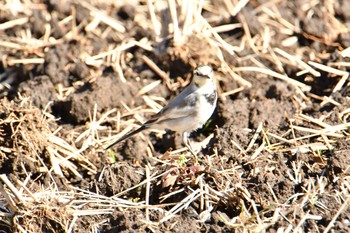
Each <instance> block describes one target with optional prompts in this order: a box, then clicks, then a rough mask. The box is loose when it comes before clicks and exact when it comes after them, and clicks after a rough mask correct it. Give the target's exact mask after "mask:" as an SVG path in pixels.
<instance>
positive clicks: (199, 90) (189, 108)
mask: <svg viewBox="0 0 350 233" xmlns="http://www.w3.org/2000/svg"><path fill="white" fill-rule="evenodd" d="M216 102H217V92H216V90H215V84H214V80H213V70H212V68H211V67H210V66H207V65H200V66H198V67H197V68H196V69H195V70H194V71H193V80H192V82H191V84H190V85H189V86H187V87H186V88H185V89H184V90H183V91H182V92H181V93H180V94H179V95H178V96H176V97H175V98H174V99H173V100H172V101H170V102H169V103H168V104H167V105H166V106H165V107H163V108H162V110H160V111H159V112H158V113H157V114H155V115H154V116H153V117H152V118H151V119H149V120H148V121H146V122H145V123H144V124H143V125H142V126H140V127H139V128H138V129H136V130H135V131H132V132H130V133H128V134H126V135H125V136H123V137H121V138H120V139H118V140H117V141H115V142H113V143H112V144H111V145H109V146H108V147H107V148H106V150H107V149H109V148H111V147H112V146H114V145H115V144H117V143H119V142H121V141H123V140H125V139H127V138H128V137H131V136H133V135H135V134H137V133H139V132H141V131H143V130H145V129H148V128H153V129H160V130H165V129H170V130H172V131H176V132H180V133H182V140H183V143H184V144H185V145H186V147H187V148H188V149H189V150H190V152H191V153H192V155H194V156H195V157H196V154H195V153H194V151H193V149H192V147H191V145H190V141H189V138H188V137H189V134H190V133H191V132H192V131H194V130H196V129H198V128H200V127H202V125H203V124H205V123H206V122H207V121H208V119H209V118H210V117H211V115H212V114H213V112H214V110H215V107H216Z"/></svg>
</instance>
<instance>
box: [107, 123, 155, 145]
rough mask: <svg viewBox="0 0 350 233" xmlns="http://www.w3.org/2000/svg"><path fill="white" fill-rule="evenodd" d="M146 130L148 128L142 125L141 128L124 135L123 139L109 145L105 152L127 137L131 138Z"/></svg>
mask: <svg viewBox="0 0 350 233" xmlns="http://www.w3.org/2000/svg"><path fill="white" fill-rule="evenodd" d="M147 128H148V127H147V126H146V125H142V126H141V127H140V128H138V129H137V130H135V131H132V132H130V133H128V134H126V135H124V136H123V137H121V138H119V139H118V140H117V141H115V142H113V143H112V144H111V145H109V146H108V147H107V148H106V150H108V149H109V148H112V147H113V146H115V145H116V144H118V143H119V142H121V141H123V140H125V139H127V138H128V137H131V136H133V135H135V134H137V133H140V132H141V131H143V130H145V129H147Z"/></svg>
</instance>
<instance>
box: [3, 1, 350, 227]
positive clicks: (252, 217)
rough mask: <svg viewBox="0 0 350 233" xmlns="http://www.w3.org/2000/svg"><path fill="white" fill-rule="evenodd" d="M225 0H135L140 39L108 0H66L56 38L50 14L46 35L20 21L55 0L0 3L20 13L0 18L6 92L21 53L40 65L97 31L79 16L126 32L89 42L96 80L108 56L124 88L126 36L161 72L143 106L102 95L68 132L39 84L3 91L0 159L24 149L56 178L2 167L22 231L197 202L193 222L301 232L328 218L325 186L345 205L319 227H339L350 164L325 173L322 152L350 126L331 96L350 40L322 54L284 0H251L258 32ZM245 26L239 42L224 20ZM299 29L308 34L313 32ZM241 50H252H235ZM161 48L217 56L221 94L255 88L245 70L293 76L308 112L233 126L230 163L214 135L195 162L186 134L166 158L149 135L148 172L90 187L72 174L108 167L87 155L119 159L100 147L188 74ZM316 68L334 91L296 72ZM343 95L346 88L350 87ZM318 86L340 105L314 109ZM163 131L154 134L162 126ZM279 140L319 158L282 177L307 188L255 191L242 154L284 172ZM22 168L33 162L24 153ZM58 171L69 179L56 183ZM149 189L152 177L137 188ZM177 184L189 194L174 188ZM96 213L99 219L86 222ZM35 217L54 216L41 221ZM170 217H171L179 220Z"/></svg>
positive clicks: (146, 90) (342, 77) (178, 54)
mask: <svg viewBox="0 0 350 233" xmlns="http://www.w3.org/2000/svg"><path fill="white" fill-rule="evenodd" d="M67 2H68V1H67ZM219 2H220V3H219ZM219 2H215V1H212V2H211V1H181V0H180V1H174V0H168V1H151V0H148V1H131V2H129V4H132V5H133V6H134V7H135V8H134V9H135V11H136V12H135V18H134V22H135V24H136V25H138V26H139V27H141V28H143V29H144V30H146V31H149V32H150V33H151V35H152V37H149V38H146V37H144V38H141V39H139V40H137V39H135V38H131V37H128V33H127V29H126V26H125V25H123V22H120V21H118V20H117V19H115V18H114V17H113V16H112V15H113V14H112V10H111V11H104V10H102V9H101V10H100V9H98V6H99V5H100V4H99V1H96V2H94V3H88V2H82V3H77V5H79V6H80V7H82V8H83V9H85V10H87V11H88V12H89V15H90V17H88V18H86V19H85V20H83V21H82V23H81V24H76V22H77V20H76V17H77V12H76V7H77V5H71V8H70V12H71V13H70V15H68V16H67V17H66V18H63V19H60V20H59V22H58V25H59V26H60V27H61V28H64V30H63V31H64V34H62V36H61V37H59V38H57V37H54V36H53V35H52V33H53V30H54V29H53V28H51V24H49V23H46V24H45V25H44V27H45V29H44V33H43V35H42V37H40V38H34V37H33V36H32V33H31V31H30V28H29V27H26V26H25V25H26V24H27V23H28V22H29V20H30V17H31V16H32V15H33V12H34V10H43V12H44V13H43V14H44V16H45V17H49V18H51V17H55V16H54V15H50V13H49V12H48V11H46V7H45V5H44V4H43V3H33V2H30V1H22V2H20V1H5V2H2V3H0V8H1V11H3V12H6V13H8V14H11V15H12V16H13V19H12V20H9V21H7V22H3V23H1V24H0V33H1V32H5V31H6V30H14V31H15V32H16V35H17V37H15V38H13V37H5V36H1V37H0V51H2V53H3V54H6V56H3V57H2V66H3V67H4V70H6V72H4V73H2V74H1V77H0V80H1V83H0V91H1V95H2V96H7V95H8V93H9V91H11V90H12V89H13V85H14V84H15V83H16V82H18V80H19V79H20V77H18V76H16V74H15V72H14V67H15V66H17V65H23V66H24V67H25V69H26V70H29V69H30V67H32V66H34V65H38V64H43V63H44V62H45V55H46V52H47V49H48V48H50V47H51V46H55V45H59V44H64V43H68V42H69V41H70V40H72V39H74V40H78V41H81V43H83V44H84V43H86V44H88V42H87V41H88V39H87V38H84V35H83V34H82V33H81V32H82V31H83V30H84V31H85V32H86V34H87V35H88V36H90V37H98V38H101V39H104V38H106V37H107V36H108V35H113V37H114V38H117V39H118V40H119V41H120V42H119V43H109V44H108V46H107V47H105V48H104V51H101V52H98V53H94V52H92V51H93V50H92V49H91V48H90V50H86V51H85V53H82V54H80V57H79V59H81V60H82V61H83V62H84V63H85V64H87V65H89V67H90V68H91V71H90V72H91V73H90V74H91V77H93V78H91V79H90V80H89V82H91V83H93V82H95V79H96V77H98V76H99V75H100V74H101V71H100V70H99V69H100V68H101V67H106V66H112V67H113V69H114V70H115V71H116V73H117V75H118V78H119V79H120V81H121V83H122V84H123V85H125V88H127V87H128V86H127V83H128V82H129V80H128V78H127V77H126V75H125V73H126V71H128V70H129V69H130V67H129V65H128V64H129V63H128V61H130V57H132V56H133V54H131V52H130V50H131V49H134V48H137V49H139V50H140V51H142V53H144V55H143V56H142V58H141V59H142V61H143V63H144V64H145V65H146V66H147V67H149V69H150V70H152V71H153V72H154V73H155V74H157V75H158V77H159V80H155V81H153V82H150V83H149V84H148V85H146V86H144V87H143V88H141V89H140V90H139V91H138V93H137V96H138V97H142V98H143V100H144V103H145V104H144V105H143V106H140V107H138V108H134V106H128V105H127V104H125V103H124V104H122V105H123V108H120V109H110V110H109V111H106V112H104V113H99V112H98V106H94V107H92V106H91V109H92V111H91V113H90V121H89V122H88V124H86V125H82V126H80V127H79V128H78V129H76V130H75V129H73V130H71V131H70V132H62V131H63V130H64V129H63V128H62V127H61V126H59V125H58V124H57V121H58V119H56V118H55V117H54V116H53V115H52V114H51V113H50V112H49V111H47V108H48V107H47V108H44V109H38V108H37V107H34V106H32V105H31V100H30V98H27V97H21V96H20V97H19V98H17V101H15V102H10V101H5V100H3V101H2V106H1V108H2V109H1V112H2V113H1V114H2V116H1V119H0V130H1V131H0V142H1V147H0V159H1V160H2V161H6V159H8V157H9V155H10V154H16V155H17V156H19V157H20V155H21V156H23V157H24V158H25V160H27V161H30V162H29V163H32V164H33V166H35V167H38V168H39V170H38V171H37V172H38V173H40V174H41V175H40V176H44V177H46V178H47V179H46V183H45V184H39V183H37V182H36V180H35V179H33V177H34V174H32V173H26V174H25V175H24V177H25V178H24V179H23V178H19V177H14V176H12V175H11V174H1V175H0V191H1V194H0V203H1V204H0V206H1V208H0V221H1V225H2V226H5V225H7V226H10V228H11V229H14V231H17V232H34V231H37V229H38V228H39V229H43V231H51V230H52V231H55V230H57V229H62V231H64V232H72V231H76V230H79V231H83V230H82V229H79V228H80V227H83V226H88V227H89V229H88V230H86V231H90V232H98V231H99V229H101V228H102V227H104V226H106V225H108V224H109V220H110V218H111V215H113V214H115V211H127V210H130V209H138V210H141V211H142V213H144V218H143V219H139V221H140V222H142V224H145V225H146V226H147V228H148V229H149V230H150V231H158V230H160V229H164V228H162V227H163V226H164V223H166V222H169V223H174V222H172V221H177V220H176V219H177V217H178V216H179V214H180V213H182V212H184V211H185V210H187V209H190V210H191V211H192V212H191V216H192V217H193V219H195V221H196V222H200V223H204V224H205V223H206V222H208V221H210V219H212V218H213V213H214V212H215V213H216V214H217V216H218V217H217V219H219V221H220V222H221V223H223V224H224V225H225V226H226V227H228V228H229V229H235V230H237V231H239V232H264V231H266V230H267V229H269V228H270V227H274V228H276V230H277V231H278V232H291V231H294V232H303V231H304V230H305V229H307V227H308V226H309V225H310V224H315V226H313V227H314V228H313V229H318V226H317V222H318V221H321V220H322V218H323V216H322V213H323V212H326V211H327V210H328V209H329V208H330V207H329V206H325V205H324V204H323V203H322V202H320V201H319V200H318V199H319V197H321V196H324V195H328V196H330V195H334V194H336V197H335V199H334V200H337V203H335V205H336V206H338V212H337V213H336V214H335V215H334V217H333V219H332V221H330V222H329V223H328V226H327V227H326V229H324V232H328V231H331V230H332V228H333V227H334V224H335V222H337V219H338V217H339V216H340V215H341V214H344V213H348V209H347V208H348V205H349V204H350V202H349V198H350V195H349V193H350V183H349V176H348V175H347V174H349V171H347V170H349V167H348V168H347V170H345V171H342V172H340V173H338V174H331V175H328V174H326V173H328V172H329V171H328V170H327V166H326V164H327V162H326V161H327V158H326V156H325V153H328V152H332V151H334V148H335V146H336V145H337V142H338V141H340V140H344V141H348V140H349V126H350V122H349V117H350V108H349V105H348V104H347V103H346V102H343V103H340V102H338V100H337V98H335V94H336V93H344V92H346V90H347V88H348V85H349V82H348V78H349V72H348V71H347V70H348V67H349V66H350V62H349V60H348V59H347V58H348V57H349V53H347V51H348V49H346V50H343V51H342V52H341V53H340V55H339V56H341V57H342V58H343V59H344V61H343V62H342V63H333V64H332V63H327V64H325V63H322V60H323V58H324V56H325V55H324V54H320V53H319V51H315V50H314V49H313V48H307V47H303V48H299V47H298V46H296V43H297V37H296V34H297V33H300V34H302V33H304V34H305V32H303V30H302V29H301V28H299V26H298V24H296V23H295V22H291V21H288V19H286V18H283V16H282V14H281V12H280V11H279V7H278V6H279V4H283V3H285V2H287V1H269V2H266V3H264V4H260V5H259V6H256V7H255V8H254V9H255V14H256V19H257V21H258V23H259V26H258V32H254V33H253V32H252V31H251V30H252V29H251V27H252V24H251V23H250V22H249V20H250V19H249V18H247V16H246V15H245V14H243V13H242V11H243V10H244V9H245V7H246V5H247V4H248V1H246V0H241V1H228V0H222V1H219ZM316 2H317V1H316ZM126 3H127V1H125V2H124V1H104V4H105V5H107V6H110V7H111V9H115V8H119V7H120V6H123V5H125V4H126ZM141 3H142V4H141ZM309 4H312V3H311V2H310V3H305V5H304V9H305V12H308V11H311V10H312V9H311V7H310V5H309ZM113 7H114V8H113ZM326 9H327V10H328V13H329V14H328V15H329V17H330V19H328V20H331V19H332V20H336V18H335V14H334V12H333V11H332V5H331V4H330V6H328V7H326ZM204 11H205V14H203V12H204ZM332 12H333V13H332ZM310 14H311V13H310ZM229 17H237V18H238V19H239V23H229V24H224V25H218V23H220V22H221V21H222V19H223V18H229ZM211 25H217V26H211ZM236 29H238V30H241V32H242V33H243V35H242V36H241V38H240V43H239V44H236V43H233V41H232V39H231V38H230V37H229V36H227V35H228V34H225V33H229V32H230V31H232V30H236ZM333 30H334V33H336V32H338V33H343V32H344V30H345V31H346V30H347V32H348V31H349V29H348V28H346V27H345V26H344V25H342V24H341V23H340V22H339V21H338V20H337V23H336V24H335V27H334V29H333ZM276 35H279V38H283V40H282V41H281V43H280V44H274V43H276V40H275V39H274V38H273V37H274V36H276ZM304 36H305V37H307V38H310V36H311V35H304ZM329 36H331V35H329ZM313 39H314V40H315V41H318V42H321V43H323V44H327V45H328V44H331V43H333V42H332V40H331V38H329V37H325V38H311V40H313ZM166 40H170V41H171V44H170V45H169V47H167V46H165V45H164V41H166ZM203 48H205V49H203ZM304 50H305V51H304ZM241 53H242V54H245V55H244V56H239V55H238V54H241ZM151 55H152V56H151ZM155 57H156V58H158V59H159V60H162V59H163V58H165V57H169V60H170V62H171V61H174V60H176V59H179V60H181V61H182V62H183V63H184V64H188V65H189V66H190V67H194V66H195V65H196V64H198V63H209V64H211V65H213V66H214V67H215V69H216V70H217V79H218V90H219V92H220V100H221V101H222V104H223V105H225V103H226V101H230V96H231V95H234V94H237V93H239V92H243V91H245V90H251V89H253V90H254V88H257V87H256V86H255V85H256V84H255V82H254V80H252V79H251V78H250V79H246V78H244V77H245V76H246V75H247V76H249V75H253V76H257V77H263V78H268V79H272V80H277V79H278V80H281V81H282V82H286V83H287V84H289V85H290V87H291V88H292V89H293V92H294V93H295V94H294V95H293V100H292V101H293V103H294V105H295V106H296V108H297V109H298V111H299V114H298V115H296V116H289V119H290V122H288V124H287V125H288V127H287V128H285V129H284V131H279V132H270V131H269V129H268V128H266V127H265V126H263V124H260V127H259V128H257V129H250V130H251V131H252V132H254V133H252V137H251V138H250V143H249V144H247V145H240V144H239V142H235V141H234V140H231V142H232V147H233V148H236V149H238V151H239V153H240V155H244V157H245V159H244V161H245V163H244V164H238V163H234V164H229V162H228V160H227V158H226V157H225V154H220V153H219V151H218V150H217V149H215V148H214V150H213V151H212V152H210V154H207V155H205V156H203V160H202V161H200V162H199V164H198V165H193V164H192V163H191V155H190V153H188V152H187V151H186V149H184V148H180V149H178V150H175V151H168V152H167V153H165V154H164V155H163V156H162V157H160V158H157V155H156V153H155V151H154V148H153V146H152V143H151V142H150V141H149V139H148V138H147V137H144V140H146V141H148V145H149V146H148V148H147V153H148V154H147V156H148V158H149V162H148V163H141V164H140V163H139V162H136V163H135V164H133V165H135V166H138V168H139V170H138V171H139V175H140V176H141V177H142V178H143V179H142V181H141V182H139V183H138V184H136V185H135V184H133V185H132V186H131V187H129V188H127V189H125V190H122V191H119V192H118V193H117V194H115V195H113V196H106V195H104V194H100V192H99V190H98V188H96V190H95V192H93V191H91V189H89V188H87V187H85V188H83V187H79V188H77V187H75V186H74V184H72V183H70V179H71V177H74V179H78V180H79V179H85V177H87V175H86V174H88V176H90V177H94V176H95V175H99V177H98V179H97V181H102V180H103V179H104V177H103V174H104V173H103V172H101V170H99V168H98V167H97V166H96V165H95V164H94V161H90V158H92V157H94V156H102V155H104V156H105V155H106V154H107V155H108V156H110V157H111V158H112V159H110V160H111V161H110V162H111V163H112V162H113V161H112V160H113V156H114V154H113V152H106V151H104V149H103V148H104V147H105V146H106V145H107V144H108V143H109V142H111V141H113V140H115V139H116V138H119V137H121V136H123V135H125V134H126V133H128V132H129V131H131V130H132V129H134V127H135V125H138V124H139V123H142V122H144V117H143V115H144V114H145V113H155V112H157V111H158V110H159V109H160V108H161V106H163V105H164V104H165V103H166V100H165V99H164V98H162V97H160V96H155V95H154V94H151V93H152V92H151V91H152V90H154V89H157V88H158V87H159V86H160V85H164V86H165V87H166V88H167V90H170V91H175V90H178V89H179V88H182V87H184V86H186V85H187V84H188V82H189V79H188V78H186V77H185V78H183V79H180V78H179V79H176V80H174V79H171V78H170V76H169V73H167V72H166V70H164V67H166V66H160V64H161V63H160V62H155V61H154V60H152V59H154V58H155ZM266 61H268V62H266ZM241 64H248V65H241ZM266 64H270V66H267V65H266ZM286 67H291V68H292V69H293V70H294V73H295V77H289V76H288V74H287V73H288V72H287V71H286V70H285V68H286ZM131 68H132V67H131ZM248 74H249V75H248ZM321 75H327V76H329V77H332V78H334V79H337V80H338V81H337V83H336V85H334V86H332V87H329V88H331V91H330V94H329V95H328V96H326V95H324V96H318V95H316V94H312V93H310V92H309V91H310V90H311V84H308V82H302V81H297V79H298V77H302V76H303V77H308V78H309V79H311V80H315V79H318V78H319V77H320V76H321ZM249 77H251V76H249ZM298 80H301V79H298ZM231 82H235V83H237V86H238V87H237V88H234V89H232V90H224V89H223V87H222V85H221V84H222V83H231ZM80 86H82V84H81V83H79V82H76V83H74V85H72V87H70V88H58V89H57V90H56V91H57V95H58V96H60V99H61V100H65V99H66V98H67V97H68V96H69V95H71V94H72V93H74V92H75V91H76V90H77V89H78V88H79V87H80ZM345 99H346V101H350V100H349V97H345ZM315 100H317V101H320V102H321V103H320V104H319V105H320V106H326V105H327V104H333V105H334V106H337V107H336V108H334V109H333V110H331V111H329V112H320V114H319V115H317V116H315V115H308V114H307V106H308V105H309V104H310V103H312V102H313V101H315ZM109 124H113V130H112V129H111V127H108V126H107V125H109ZM155 132H156V135H161V134H162V133H163V132H158V131H155ZM141 137H142V135H141ZM212 137H214V136H213V135H209V136H208V138H205V139H204V140H203V141H202V142H199V143H198V144H197V147H196V148H197V150H201V148H202V147H205V146H206V145H207V144H208V143H209V140H210V139H211V138H212ZM278 153H281V154H288V155H293V156H294V155H295V156H299V155H305V156H307V157H312V158H313V159H312V160H313V161H316V162H314V163H312V164H311V163H308V161H303V160H302V159H300V160H295V161H292V162H291V166H290V167H288V170H286V171H285V174H286V177H285V179H287V180H289V181H290V182H291V183H293V184H295V185H298V186H300V187H301V189H302V190H303V191H302V192H299V193H293V195H291V196H290V197H288V198H286V199H284V200H281V199H279V198H280V195H278V194H276V193H275V190H274V189H273V188H272V187H271V186H270V183H267V185H268V186H269V191H270V193H268V194H261V197H259V196H257V195H256V193H254V195H252V194H251V190H250V189H249V188H247V187H248V185H249V184H248V183H247V179H245V178H246V177H243V176H242V175H243V173H244V169H243V167H244V166H247V165H249V164H252V163H258V162H260V161H268V162H267V164H266V167H265V168H264V169H266V171H258V170H254V171H251V174H249V176H250V175H252V174H254V173H259V172H266V173H268V172H269V171H271V172H279V171H273V170H274V169H275V168H276V166H275V164H276V163H277V162H276V161H275V159H276V154H278ZM25 163H28V162H26V161H23V162H22V165H23V166H24V164H25ZM3 164H5V163H3ZM19 164H21V163H19ZM108 166H110V165H108ZM305 166H306V167H308V168H309V169H310V171H315V169H316V168H315V167H317V168H320V170H321V172H320V173H319V174H318V175H316V176H315V177H309V178H306V177H305V176H304V174H303V173H304V172H305V171H303V169H302V167H305ZM11 169H12V170H13V169H15V168H11ZM103 169H105V168H103ZM103 169H102V170H103ZM23 170H24V171H25V170H26V168H25V167H23ZM82 171H84V174H82ZM318 171H319V170H318ZM315 173H317V172H316V171H315ZM22 177H23V174H22ZM35 177H37V175H35ZM37 178H38V177H37ZM58 180H59V184H58V183H57V182H58ZM337 181H339V182H340V183H339V185H337V186H336V187H337V188H338V189H337V190H328V188H327V187H328V186H330V185H332V184H333V183H335V182H337ZM116 182H118V181H116ZM61 183H64V184H65V185H64V186H61ZM92 183H93V182H92ZM160 186H161V187H162V188H164V190H168V191H166V193H164V192H165V191H164V192H163V193H162V195H161V196H160V197H159V203H156V204H154V200H152V196H154V194H153V193H152V192H156V191H157V190H158V189H157V187H160ZM62 187H65V188H64V189H62ZM141 189H142V190H144V191H142V192H140V190H141ZM135 192H136V193H138V192H140V193H142V195H144V196H140V197H139V199H134V197H133V196H128V195H129V194H130V193H135ZM265 195H269V196H270V197H272V200H273V202H270V200H271V199H270V200H269V201H268V203H265V204H266V205H265V206H262V205H261V203H260V202H261V200H260V199H259V198H262V199H263V198H264V197H265ZM178 197H183V198H182V199H181V200H180V201H177V202H173V200H177V199H178ZM265 201H267V200H265ZM262 202H264V200H263V201H262ZM310 205H311V206H316V207H317V208H319V209H321V211H318V212H316V213H314V212H313V211H311V208H309V206H310ZM193 206H196V209H194V208H193ZM190 207H191V208H190ZM225 209H230V211H229V212H230V213H232V212H234V213H235V214H234V215H235V216H234V217H229V216H232V215H230V214H227V213H225V211H223V210H225ZM155 213H156V214H155ZM155 215H157V216H158V218H155V217H154V216H155ZM43 217H45V219H46V220H43ZM91 219H96V221H93V223H91V222H90V221H91ZM310 221H311V222H312V223H310ZM40 224H45V225H46V226H45V227H38V226H40ZM168 228H169V230H171V229H172V227H171V226H170V227H169V226H168Z"/></svg>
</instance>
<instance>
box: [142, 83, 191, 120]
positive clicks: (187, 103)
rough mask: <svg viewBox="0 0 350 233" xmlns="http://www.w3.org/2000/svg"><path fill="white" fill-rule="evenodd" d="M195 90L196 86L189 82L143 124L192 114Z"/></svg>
mask: <svg viewBox="0 0 350 233" xmlns="http://www.w3.org/2000/svg"><path fill="white" fill-rule="evenodd" d="M195 90H196V87H195V86H194V85H193V84H190V85H189V86H188V87H187V88H185V90H183V91H182V92H181V93H180V94H179V95H178V96H176V97H175V98H174V99H173V100H172V101H170V102H169V103H168V104H167V105H166V106H165V107H164V108H162V110H160V112H158V113H157V114H156V115H154V116H153V117H152V118H151V119H150V120H148V121H147V122H146V123H145V124H146V125H152V124H155V123H157V122H160V121H163V120H165V119H176V118H181V117H185V116H189V115H192V114H194V113H195V112H196V107H195V106H196V104H197V103H198V95H197V94H196V93H194V91H195Z"/></svg>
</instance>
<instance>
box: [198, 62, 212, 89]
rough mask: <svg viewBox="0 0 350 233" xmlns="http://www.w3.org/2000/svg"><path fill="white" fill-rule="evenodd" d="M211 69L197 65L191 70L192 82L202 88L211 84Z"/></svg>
mask: <svg viewBox="0 0 350 233" xmlns="http://www.w3.org/2000/svg"><path fill="white" fill-rule="evenodd" d="M213 76H214V75H213V69H212V68H211V67H210V66H208V65H199V66H197V67H196V69H194V70H193V82H194V83H195V84H196V85H197V86H199V87H202V86H204V85H206V84H209V83H212V82H213Z"/></svg>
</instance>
